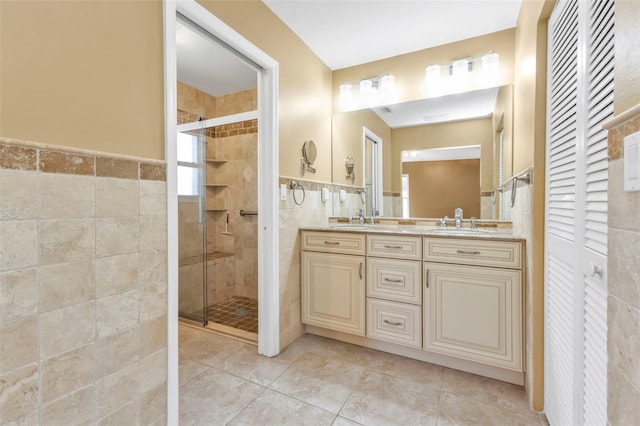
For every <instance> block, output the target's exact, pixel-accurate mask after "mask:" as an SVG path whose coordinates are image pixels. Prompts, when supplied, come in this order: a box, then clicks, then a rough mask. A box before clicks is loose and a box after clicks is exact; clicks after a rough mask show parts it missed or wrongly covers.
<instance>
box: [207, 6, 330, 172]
mask: <svg viewBox="0 0 640 426" xmlns="http://www.w3.org/2000/svg"><path fill="white" fill-rule="evenodd" d="M199 3H200V4H202V5H203V6H204V7H205V8H207V9H208V10H210V11H211V13H213V14H214V15H216V16H217V17H218V18H220V19H221V20H223V21H224V22H225V23H227V24H228V25H229V26H231V27H232V28H233V29H234V30H236V31H238V32H239V33H240V34H242V35H243V36H244V37H245V38H247V39H248V40H249V41H251V42H252V43H253V44H255V45H256V46H258V47H259V48H260V49H262V50H263V51H264V52H265V53H267V54H268V55H270V56H271V57H272V58H273V59H275V60H276V61H278V63H279V64H280V98H279V102H280V104H279V115H280V174H281V175H285V176H291V177H299V176H300V158H301V157H302V144H303V143H304V141H306V140H308V139H312V140H313V141H314V142H315V143H316V146H317V147H318V157H317V159H316V162H315V163H314V167H315V168H316V170H317V172H316V173H315V174H313V173H310V172H307V173H305V179H312V180H317V181H322V182H331V81H332V80H331V78H332V77H331V70H329V68H328V67H327V66H326V65H325V64H324V63H323V62H322V61H320V59H319V58H318V57H317V56H315V54H313V53H312V52H311V50H309V48H308V47H307V46H306V45H305V44H304V43H303V42H302V41H301V40H300V39H299V38H298V37H297V36H296V35H295V34H294V33H293V32H292V31H291V30H290V29H289V27H287V26H286V25H285V24H284V23H283V22H282V21H280V20H279V19H278V17H277V16H276V15H275V14H273V12H271V10H270V9H269V8H268V7H267V6H265V5H264V3H262V2H261V1H204V0H199Z"/></svg>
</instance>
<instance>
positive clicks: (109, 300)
mask: <svg viewBox="0 0 640 426" xmlns="http://www.w3.org/2000/svg"><path fill="white" fill-rule="evenodd" d="M139 299H140V298H139V292H138V290H137V289H136V290H131V291H128V292H126V293H120V294H115V295H113V296H107V297H103V298H101V299H98V300H97V301H96V331H97V333H98V337H99V338H101V337H106V336H110V335H112V334H116V333H119V332H120V331H123V330H126V329H127V328H131V327H134V326H137V325H138V317H139V311H140V308H139Z"/></svg>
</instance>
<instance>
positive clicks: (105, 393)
mask: <svg viewBox="0 0 640 426" xmlns="http://www.w3.org/2000/svg"><path fill="white" fill-rule="evenodd" d="M139 386H140V381H139V366H138V363H133V364H129V365H127V366H126V367H124V368H122V369H121V370H119V371H117V372H115V373H113V374H111V375H109V376H105V377H103V378H102V379H100V380H98V382H97V383H96V416H97V417H98V418H101V417H104V416H106V415H108V414H109V413H112V412H114V411H116V410H118V409H120V408H122V407H123V406H126V405H128V403H129V402H130V401H134V400H135V399H136V398H137V397H138V389H139ZM128 421H130V420H128Z"/></svg>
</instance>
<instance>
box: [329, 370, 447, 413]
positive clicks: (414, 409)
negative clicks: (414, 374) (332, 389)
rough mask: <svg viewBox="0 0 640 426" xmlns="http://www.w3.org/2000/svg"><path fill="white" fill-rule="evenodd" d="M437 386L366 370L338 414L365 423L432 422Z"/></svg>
mask: <svg viewBox="0 0 640 426" xmlns="http://www.w3.org/2000/svg"><path fill="white" fill-rule="evenodd" d="M439 399H440V386H439V385H438V386H425V385H423V384H420V383H416V382H412V381H409V380H405V379H400V378H397V377H394V376H390V375H387V374H382V373H378V372H375V371H370V370H367V371H366V372H365V374H364V375H363V377H362V380H361V381H360V383H359V384H358V385H357V387H356V390H355V391H354V392H353V393H352V394H351V395H350V396H349V398H348V399H347V401H346V402H345V404H344V407H343V408H342V410H340V416H342V417H345V418H347V419H350V420H353V421H356V422H358V423H361V424H365V425H435V424H436V420H437V414H438V401H439Z"/></svg>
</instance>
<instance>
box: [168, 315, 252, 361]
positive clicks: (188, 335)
mask: <svg viewBox="0 0 640 426" xmlns="http://www.w3.org/2000/svg"><path fill="white" fill-rule="evenodd" d="M250 346H252V345H249V344H248V343H242V342H239V341H237V340H233V339H230V338H228V337H224V336H220V335H217V334H213V333H209V332H206V331H201V330H197V329H195V328H192V327H188V326H184V325H181V326H180V330H179V342H178V349H179V353H180V356H183V357H186V358H190V359H192V360H194V361H198V362H201V363H203V364H206V365H208V366H210V367H212V366H215V365H217V364H219V363H220V362H221V361H222V360H223V359H225V358H226V357H228V356H229V355H231V354H233V353H236V352H238V351H239V350H241V349H242V348H245V347H250ZM254 347H255V346H254Z"/></svg>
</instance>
